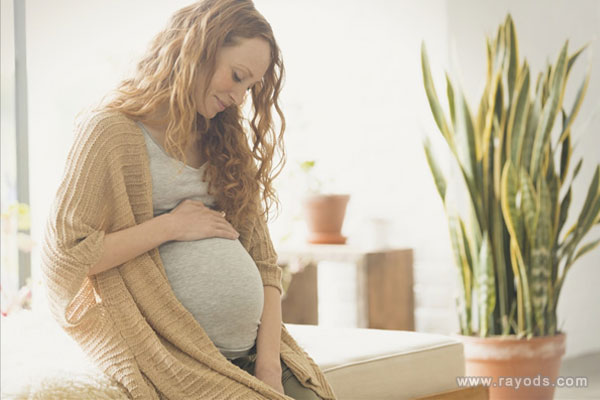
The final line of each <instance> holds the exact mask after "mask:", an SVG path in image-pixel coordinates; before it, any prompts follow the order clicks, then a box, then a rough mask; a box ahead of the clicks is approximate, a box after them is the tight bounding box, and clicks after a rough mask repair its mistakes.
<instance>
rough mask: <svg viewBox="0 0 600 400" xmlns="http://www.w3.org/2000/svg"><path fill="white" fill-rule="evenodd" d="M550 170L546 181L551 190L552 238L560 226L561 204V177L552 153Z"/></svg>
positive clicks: (549, 158) (549, 163) (550, 155)
mask: <svg viewBox="0 0 600 400" xmlns="http://www.w3.org/2000/svg"><path fill="white" fill-rule="evenodd" d="M548 160H549V162H548V172H547V174H546V182H547V183H548V190H549V194H550V223H551V230H552V232H551V233H552V235H551V236H552V238H554V234H555V232H554V231H555V230H556V229H557V227H558V218H559V216H558V214H559V212H558V210H559V204H558V191H559V189H560V187H559V185H560V183H559V180H560V179H559V177H558V175H557V174H556V168H555V166H554V157H553V156H552V153H549V157H548ZM548 245H549V246H550V245H551V244H550V243H549V244H548Z"/></svg>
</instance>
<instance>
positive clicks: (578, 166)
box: [572, 158, 583, 181]
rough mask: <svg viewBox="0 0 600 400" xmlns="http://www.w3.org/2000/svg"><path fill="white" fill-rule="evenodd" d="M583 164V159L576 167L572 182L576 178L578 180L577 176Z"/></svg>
mask: <svg viewBox="0 0 600 400" xmlns="http://www.w3.org/2000/svg"><path fill="white" fill-rule="evenodd" d="M581 164H583V158H581V159H579V162H577V165H576V166H575V170H574V171H573V178H572V181H574V180H575V178H577V174H579V170H580V169H581Z"/></svg>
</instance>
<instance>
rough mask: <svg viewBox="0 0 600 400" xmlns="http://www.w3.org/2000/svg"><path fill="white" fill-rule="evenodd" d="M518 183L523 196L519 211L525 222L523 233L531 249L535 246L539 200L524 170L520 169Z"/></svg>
mask: <svg viewBox="0 0 600 400" xmlns="http://www.w3.org/2000/svg"><path fill="white" fill-rule="evenodd" d="M520 181H521V190H522V194H523V197H522V199H523V201H522V203H521V210H522V213H523V216H524V217H525V218H524V221H525V233H526V234H527V239H528V240H529V244H530V245H531V246H532V247H533V246H534V245H535V235H536V232H537V225H538V219H539V216H540V200H539V197H538V195H537V193H536V191H535V187H534V186H533V182H532V181H531V178H530V177H529V175H528V174H527V172H526V171H525V168H522V167H521V169H520Z"/></svg>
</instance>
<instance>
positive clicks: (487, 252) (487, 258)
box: [475, 232, 496, 337]
mask: <svg viewBox="0 0 600 400" xmlns="http://www.w3.org/2000/svg"><path fill="white" fill-rule="evenodd" d="M490 247H491V246H489V241H488V235H487V232H484V235H483V240H482V242H481V249H480V251H479V256H478V261H477V263H476V271H477V272H476V274H475V279H476V282H477V300H478V305H477V309H478V310H479V321H480V336H482V337H485V336H487V334H488V331H489V323H488V322H489V321H488V320H489V316H490V315H492V313H493V311H494V307H496V284H495V279H494V265H493V261H492V252H491V248H490Z"/></svg>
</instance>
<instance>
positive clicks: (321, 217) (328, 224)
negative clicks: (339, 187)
mask: <svg viewBox="0 0 600 400" xmlns="http://www.w3.org/2000/svg"><path fill="white" fill-rule="evenodd" d="M349 200H350V195H348V194H314V195H308V196H306V197H304V199H303V202H302V203H303V206H304V213H305V219H306V223H307V225H308V230H309V235H308V238H307V240H308V242H309V243H317V244H344V243H346V239H347V238H346V237H345V236H342V233H341V231H342V225H343V224H344V217H345V215H346V206H347V205H348V201H349Z"/></svg>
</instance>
